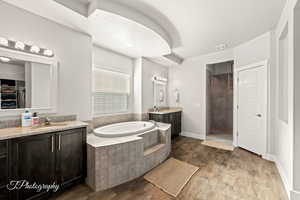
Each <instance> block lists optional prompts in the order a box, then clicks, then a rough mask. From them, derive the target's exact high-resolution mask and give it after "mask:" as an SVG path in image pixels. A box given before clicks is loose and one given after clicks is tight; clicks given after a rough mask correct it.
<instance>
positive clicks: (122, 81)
mask: <svg viewBox="0 0 300 200" xmlns="http://www.w3.org/2000/svg"><path fill="white" fill-rule="evenodd" d="M129 95H130V75H129V74H125V73H121V72H115V71H110V70H104V69H98V68H96V69H94V71H93V115H94V116H95V115H102V114H113V113H122V112H127V111H128V102H129Z"/></svg>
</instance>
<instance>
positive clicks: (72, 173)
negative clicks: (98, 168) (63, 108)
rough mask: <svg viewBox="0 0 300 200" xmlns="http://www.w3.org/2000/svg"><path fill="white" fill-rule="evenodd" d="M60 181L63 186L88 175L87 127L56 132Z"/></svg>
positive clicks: (57, 168) (57, 167)
mask: <svg viewBox="0 0 300 200" xmlns="http://www.w3.org/2000/svg"><path fill="white" fill-rule="evenodd" d="M56 141H57V144H58V146H57V156H56V157H57V166H56V172H57V174H58V182H59V184H60V186H61V188H65V187H68V186H70V185H73V183H75V182H80V181H82V180H84V178H85V177H86V129H82V128H79V129H73V130H68V131H62V132H59V133H57V134H56Z"/></svg>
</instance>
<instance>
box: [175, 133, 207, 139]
mask: <svg viewBox="0 0 300 200" xmlns="http://www.w3.org/2000/svg"><path fill="white" fill-rule="evenodd" d="M180 135H181V136H185V137H190V138H195V139H199V140H204V139H205V135H204V134H200V133H193V132H188V131H182V132H181V134H180Z"/></svg>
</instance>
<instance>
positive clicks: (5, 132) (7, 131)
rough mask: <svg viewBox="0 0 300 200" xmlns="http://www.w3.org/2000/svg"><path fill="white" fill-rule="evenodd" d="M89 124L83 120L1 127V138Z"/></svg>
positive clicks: (5, 138)
mask: <svg viewBox="0 0 300 200" xmlns="http://www.w3.org/2000/svg"><path fill="white" fill-rule="evenodd" d="M87 126H88V124H87V123H84V122H81V121H64V122H55V123H54V122H53V123H51V125H50V126H44V125H41V126H38V127H14V128H3V129H0V140H7V139H12V138H18V137H24V136H31V135H39V134H45V133H51V132H56V131H64V130H70V129H74V128H83V127H87Z"/></svg>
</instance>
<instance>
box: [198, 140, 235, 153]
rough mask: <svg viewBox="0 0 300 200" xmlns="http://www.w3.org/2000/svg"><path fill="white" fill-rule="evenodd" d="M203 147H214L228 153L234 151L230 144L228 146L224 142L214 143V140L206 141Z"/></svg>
mask: <svg viewBox="0 0 300 200" xmlns="http://www.w3.org/2000/svg"><path fill="white" fill-rule="evenodd" d="M202 144H203V145H206V146H209V147H214V148H217V149H223V150H227V151H233V150H234V146H232V145H230V144H226V143H224V142H218V141H213V140H205V141H203V142H202Z"/></svg>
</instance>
